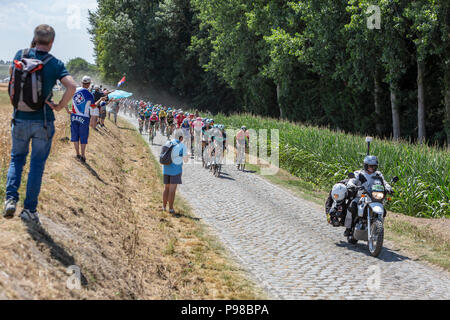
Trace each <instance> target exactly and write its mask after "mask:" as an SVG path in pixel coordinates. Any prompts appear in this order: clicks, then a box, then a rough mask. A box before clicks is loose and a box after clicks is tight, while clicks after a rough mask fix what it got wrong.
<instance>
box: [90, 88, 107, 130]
mask: <svg viewBox="0 0 450 320" xmlns="http://www.w3.org/2000/svg"><path fill="white" fill-rule="evenodd" d="M92 95H93V96H94V101H95V102H97V101H99V100H100V99H101V98H103V97H104V94H103V92H101V91H100V87H99V85H95V86H94V91H93V92H92ZM100 115H101V106H99V107H98V108H95V109H91V128H93V129H96V130H97V124H98V123H99V120H98V119H99V117H100Z"/></svg>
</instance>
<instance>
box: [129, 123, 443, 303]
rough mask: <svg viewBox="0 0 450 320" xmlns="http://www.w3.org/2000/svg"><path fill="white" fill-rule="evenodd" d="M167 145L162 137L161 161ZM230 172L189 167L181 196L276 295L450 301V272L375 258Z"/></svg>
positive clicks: (260, 184)
mask: <svg viewBox="0 0 450 320" xmlns="http://www.w3.org/2000/svg"><path fill="white" fill-rule="evenodd" d="M129 120H130V119H129ZM130 121H132V122H133V123H134V124H136V121H135V120H130ZM146 137H147V136H146ZM166 141H167V139H166V138H164V137H162V136H161V135H159V134H158V136H157V138H156V140H155V143H156V144H158V145H155V146H153V147H151V149H152V151H153V154H154V155H155V156H156V157H158V155H159V152H160V150H161V149H160V148H161V145H163V144H164V143H165V142H166ZM223 171H224V173H223V176H222V177H221V178H215V177H213V176H212V174H211V173H210V172H209V171H208V170H206V169H203V168H202V166H201V164H197V165H192V164H191V165H185V166H184V169H183V185H182V186H181V187H180V189H179V191H180V192H181V195H182V196H183V197H184V198H185V199H186V200H187V201H188V202H189V204H190V205H191V206H192V208H193V209H194V211H195V214H196V215H197V216H198V217H199V218H201V219H202V220H203V222H204V223H206V224H207V225H208V226H210V227H211V228H212V229H213V230H214V232H215V233H216V235H217V236H218V237H219V238H220V240H222V241H223V242H224V244H225V246H226V247H227V248H228V249H229V250H230V251H231V252H232V253H233V254H234V255H235V256H236V257H237V258H238V260H240V262H241V263H242V266H243V267H244V268H245V269H247V270H248V271H249V272H250V274H251V275H252V277H253V278H254V279H255V280H256V281H257V282H259V283H260V284H261V285H262V286H264V287H265V289H266V290H267V292H268V294H269V296H271V297H272V298H274V299H450V277H449V275H448V273H446V272H440V271H438V270H435V269H434V268H431V267H429V266H427V265H425V264H421V263H418V262H415V261H412V260H411V259H409V258H408V257H406V256H403V255H400V254H398V253H397V252H395V251H393V250H391V249H389V247H385V248H384V249H383V252H382V253H381V255H380V256H379V257H378V258H373V257H371V256H370V255H369V253H368V250H367V246H366V242H360V243H358V244H357V245H350V244H348V243H347V242H346V241H344V240H345V239H344V237H343V235H342V233H343V231H344V229H343V228H333V227H331V226H329V225H328V224H327V223H326V222H325V219H324V213H323V210H322V209H320V208H319V207H318V206H317V205H315V204H312V203H310V202H308V201H306V200H303V199H300V198H298V197H296V196H294V195H292V194H290V193H289V192H287V191H285V190H284V189H282V188H280V187H278V186H275V185H273V184H271V183H269V182H267V181H266V180H264V179H263V178H261V177H259V176H257V175H256V174H253V173H249V172H240V171H237V170H236V168H235V167H234V166H225V168H224V170H223ZM377 274H378V275H379V277H377ZM377 279H379V283H378V284H379V285H378V289H377ZM369 288H370V289H369Z"/></svg>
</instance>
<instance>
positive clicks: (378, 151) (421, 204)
mask: <svg viewBox="0 0 450 320" xmlns="http://www.w3.org/2000/svg"><path fill="white" fill-rule="evenodd" d="M214 120H215V122H216V123H223V124H225V125H226V126H227V127H233V128H240V127H241V126H242V125H244V124H245V125H246V126H247V128H251V129H255V130H258V129H278V130H279V132H280V167H281V168H283V169H285V170H287V171H288V172H290V173H291V174H293V175H294V176H296V177H299V178H301V180H303V182H304V183H305V184H306V185H310V188H314V189H317V190H322V191H329V190H330V188H331V187H332V186H333V184H334V183H336V182H337V181H338V180H341V179H343V178H345V177H346V175H347V172H352V171H355V170H358V169H360V168H361V166H362V161H363V159H364V156H365V153H366V150H367V144H366V143H365V139H364V136H361V135H351V134H345V133H342V132H336V131H332V130H329V129H327V128H318V127H311V126H304V125H299V124H294V123H291V122H288V121H279V120H277V119H270V118H263V117H258V116H252V115H249V114H240V115H232V116H225V115H222V114H218V115H215V116H214ZM269 138H270V137H269ZM269 150H270V148H269ZM371 154H374V155H376V156H378V158H379V162H380V166H379V170H380V171H381V172H382V173H383V175H384V176H385V178H386V180H388V181H390V180H391V179H392V178H393V177H394V176H398V177H399V178H400V181H399V182H398V183H397V184H396V185H395V186H394V189H395V191H396V194H395V195H394V197H393V201H392V202H391V203H390V205H389V209H390V210H392V211H394V212H401V213H404V214H407V215H411V216H416V217H432V218H437V217H450V156H449V152H448V151H447V150H443V149H440V148H437V147H430V146H426V145H415V144H411V143H409V142H406V141H402V142H392V141H389V140H380V139H374V141H373V142H372V146H371Z"/></svg>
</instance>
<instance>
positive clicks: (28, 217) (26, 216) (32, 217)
mask: <svg viewBox="0 0 450 320" xmlns="http://www.w3.org/2000/svg"><path fill="white" fill-rule="evenodd" d="M20 217H21V218H22V220H23V221H25V222H34V223H36V224H40V223H41V221H40V220H39V213H38V212H37V211H35V212H31V211H30V210H28V209H23V210H22V213H21V214H20Z"/></svg>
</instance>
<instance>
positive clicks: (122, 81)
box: [117, 77, 125, 88]
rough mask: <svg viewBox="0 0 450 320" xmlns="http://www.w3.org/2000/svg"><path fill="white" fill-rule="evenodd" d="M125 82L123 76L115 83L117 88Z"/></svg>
mask: <svg viewBox="0 0 450 320" xmlns="http://www.w3.org/2000/svg"><path fill="white" fill-rule="evenodd" d="M124 82H125V77H123V78H122V80H120V81H119V83H118V84H117V88H118V87H120V86H121V85H122V84H123V83H124Z"/></svg>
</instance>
